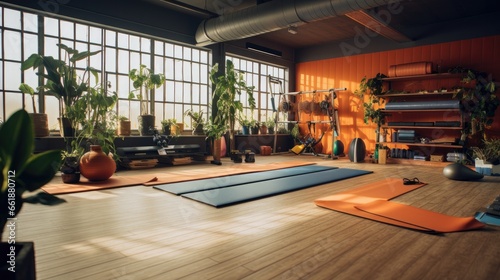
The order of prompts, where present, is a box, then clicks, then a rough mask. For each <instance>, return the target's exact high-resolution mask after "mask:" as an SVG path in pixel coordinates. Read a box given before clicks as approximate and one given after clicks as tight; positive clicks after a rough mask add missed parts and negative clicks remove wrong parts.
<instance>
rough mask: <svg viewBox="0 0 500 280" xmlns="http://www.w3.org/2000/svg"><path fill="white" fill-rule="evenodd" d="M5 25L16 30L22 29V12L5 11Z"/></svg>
mask: <svg viewBox="0 0 500 280" xmlns="http://www.w3.org/2000/svg"><path fill="white" fill-rule="evenodd" d="M3 16H4V21H3V22H4V25H5V27H10V28H14V29H21V12H20V11H16V10H11V9H7V8H5V9H4V13H3Z"/></svg>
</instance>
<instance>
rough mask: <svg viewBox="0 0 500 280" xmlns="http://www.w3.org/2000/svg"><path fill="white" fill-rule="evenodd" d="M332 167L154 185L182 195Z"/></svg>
mask: <svg viewBox="0 0 500 280" xmlns="http://www.w3.org/2000/svg"><path fill="white" fill-rule="evenodd" d="M331 169H337V167H331V166H322V165H305V166H297V167H290V168H283V169H276V170H270V171H262V172H254V173H245V174H238V175H228V176H221V177H218V178H209V179H200V180H193V181H185V182H178V183H169V184H162V185H156V186H154V188H155V189H159V190H162V191H166V192H169V193H173V194H177V195H181V194H185V193H190V192H198V191H204V190H211V189H216V188H225V187H230V186H234V185H241V184H247V183H253V182H258V181H264V180H270V179H276V178H282V177H287V176H294V175H300V174H304V173H313V172H319V171H324V170H331Z"/></svg>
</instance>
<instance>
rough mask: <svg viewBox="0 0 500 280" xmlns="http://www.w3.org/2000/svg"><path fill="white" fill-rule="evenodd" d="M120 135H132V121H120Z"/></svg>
mask: <svg viewBox="0 0 500 280" xmlns="http://www.w3.org/2000/svg"><path fill="white" fill-rule="evenodd" d="M118 135H120V136H130V121H120V122H118Z"/></svg>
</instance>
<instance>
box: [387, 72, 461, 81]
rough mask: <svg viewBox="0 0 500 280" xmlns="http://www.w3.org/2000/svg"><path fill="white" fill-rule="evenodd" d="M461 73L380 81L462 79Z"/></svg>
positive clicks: (392, 78)
mask: <svg viewBox="0 0 500 280" xmlns="http://www.w3.org/2000/svg"><path fill="white" fill-rule="evenodd" d="M463 76H464V74H463V73H457V74H455V73H435V74H426V75H413V76H403V77H388V78H382V79H380V80H382V81H388V82H390V81H404V80H418V79H421V80H425V79H448V78H461V77H463Z"/></svg>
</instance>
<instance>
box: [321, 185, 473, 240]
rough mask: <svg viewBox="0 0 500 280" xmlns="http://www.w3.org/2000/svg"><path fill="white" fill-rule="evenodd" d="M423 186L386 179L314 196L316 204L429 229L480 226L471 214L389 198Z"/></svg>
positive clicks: (391, 222) (433, 230)
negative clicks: (442, 211) (450, 213)
mask: <svg viewBox="0 0 500 280" xmlns="http://www.w3.org/2000/svg"><path fill="white" fill-rule="evenodd" d="M425 185H426V184H425V183H421V184H415V185H404V184H403V180H402V179H398V178H388V179H385V180H383V181H379V182H375V183H371V184H368V185H365V186H362V187H359V188H356V189H353V190H349V191H345V192H341V193H338V194H335V195H331V196H327V197H324V198H320V199H317V200H315V203H316V205H317V206H320V207H324V208H328V209H331V210H335V211H339V212H343V213H347V214H351V215H355V216H358V217H363V218H367V219H371V220H375V221H379V222H383V223H387V224H391V225H396V226H401V227H405V228H410V229H415V230H421V231H428V232H454V231H463V230H471V229H476V228H479V227H482V226H483V224H482V223H480V222H475V220H474V218H472V217H471V218H457V217H452V216H447V215H443V214H439V213H436V212H432V211H428V210H424V209H419V208H416V207H413V206H408V205H404V204H399V203H395V202H389V201H388V200H389V199H392V198H395V197H397V196H400V195H402V194H405V193H407V192H410V191H412V190H415V189H417V188H420V187H422V186H425Z"/></svg>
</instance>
